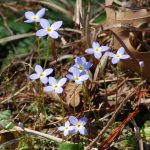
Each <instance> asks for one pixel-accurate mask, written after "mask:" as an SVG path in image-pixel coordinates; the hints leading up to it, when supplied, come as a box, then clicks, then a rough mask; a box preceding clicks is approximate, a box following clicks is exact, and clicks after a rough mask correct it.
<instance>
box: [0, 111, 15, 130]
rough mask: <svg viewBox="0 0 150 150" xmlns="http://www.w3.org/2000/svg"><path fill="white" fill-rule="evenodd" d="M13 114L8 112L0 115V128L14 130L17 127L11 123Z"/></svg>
mask: <svg viewBox="0 0 150 150" xmlns="http://www.w3.org/2000/svg"><path fill="white" fill-rule="evenodd" d="M10 117H11V112H10V110H6V111H3V112H1V113H0V127H1V128H4V129H12V128H13V127H14V126H15V125H14V124H13V123H12V122H11V121H10Z"/></svg>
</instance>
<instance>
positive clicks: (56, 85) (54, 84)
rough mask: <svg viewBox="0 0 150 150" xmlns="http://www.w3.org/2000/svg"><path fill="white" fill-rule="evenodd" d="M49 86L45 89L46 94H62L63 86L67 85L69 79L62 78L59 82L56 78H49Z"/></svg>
mask: <svg viewBox="0 0 150 150" xmlns="http://www.w3.org/2000/svg"><path fill="white" fill-rule="evenodd" d="M48 81H49V84H50V85H49V86H46V87H44V91H45V92H52V91H54V92H56V93H62V92H63V88H62V86H63V85H64V84H65V83H66V81H67V78H62V79H60V80H59V81H57V80H56V79H55V78H54V77H49V79H48Z"/></svg>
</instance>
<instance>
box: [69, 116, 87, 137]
mask: <svg viewBox="0 0 150 150" xmlns="http://www.w3.org/2000/svg"><path fill="white" fill-rule="evenodd" d="M69 121H70V123H71V124H72V125H73V126H74V133H77V132H78V131H79V133H80V134H82V135H87V129H86V128H85V127H84V126H85V125H86V123H87V118H86V117H82V118H81V119H79V120H78V119H77V118H76V117H75V116H70V117H69Z"/></svg>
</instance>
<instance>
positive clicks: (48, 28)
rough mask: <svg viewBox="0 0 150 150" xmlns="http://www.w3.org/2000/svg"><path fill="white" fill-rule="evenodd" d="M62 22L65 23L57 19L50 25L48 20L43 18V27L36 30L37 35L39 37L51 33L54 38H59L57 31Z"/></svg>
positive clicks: (41, 22) (41, 23) (41, 21)
mask: <svg viewBox="0 0 150 150" xmlns="http://www.w3.org/2000/svg"><path fill="white" fill-rule="evenodd" d="M62 23H63V22H62V21H57V22H54V23H53V24H52V25H50V23H49V21H48V20H46V19H41V20H40V25H41V27H42V29H40V30H38V31H37V32H36V35H37V36H39V37H43V36H46V35H49V36H50V37H52V38H53V39H57V38H58V36H59V34H58V33H57V32H56V30H57V29H59V28H60V27H61V26H62Z"/></svg>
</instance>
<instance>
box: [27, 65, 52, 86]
mask: <svg viewBox="0 0 150 150" xmlns="http://www.w3.org/2000/svg"><path fill="white" fill-rule="evenodd" d="M35 72H36V73H34V74H31V75H30V76H29V78H30V79H31V80H33V81H34V80H36V79H39V78H40V80H41V82H42V83H44V84H47V82H48V78H47V76H48V75H50V74H51V73H52V72H53V69H52V68H49V69H46V70H44V71H43V68H42V67H41V66H40V65H36V66H35Z"/></svg>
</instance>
